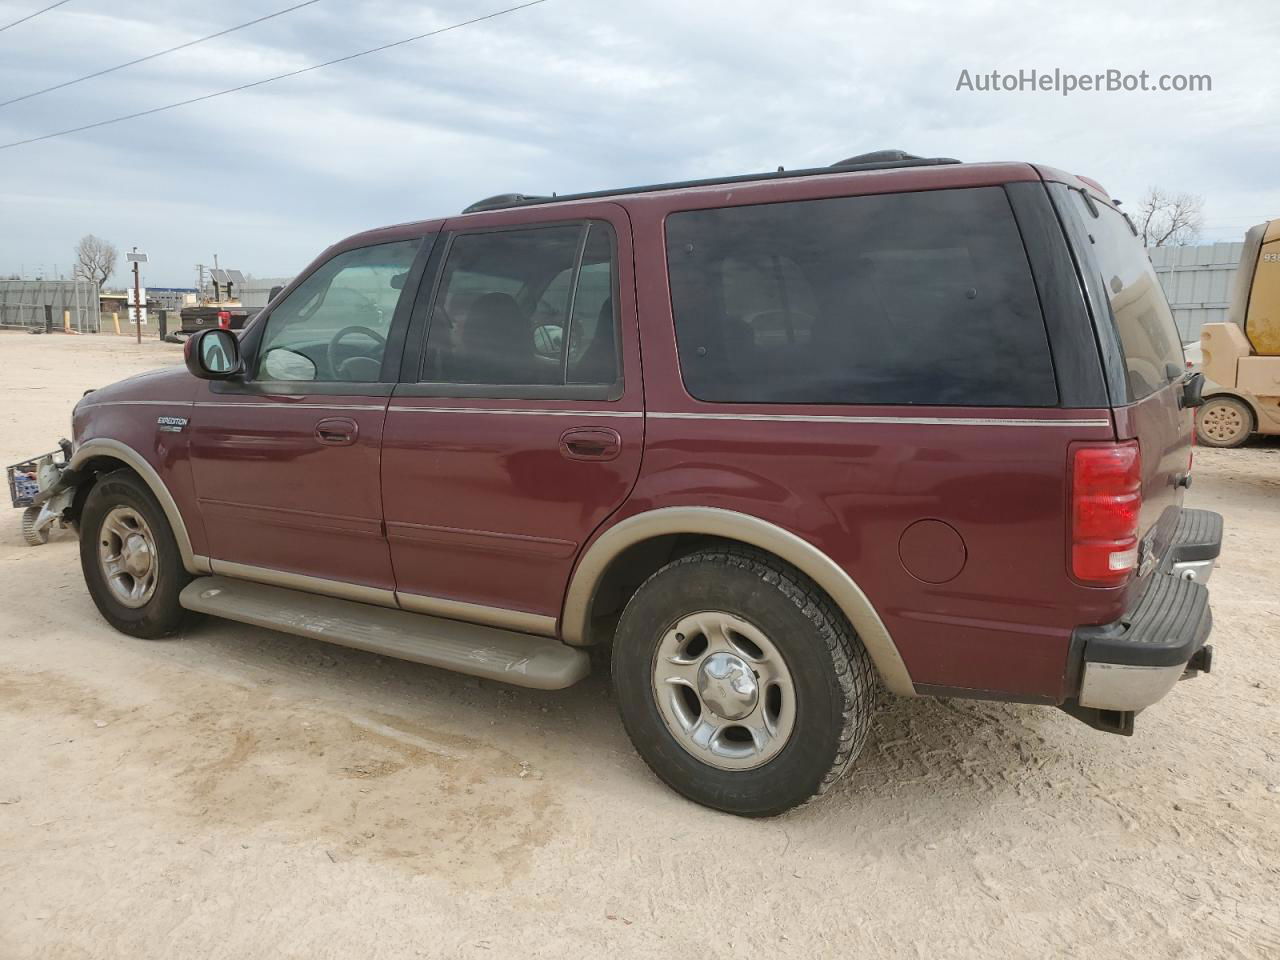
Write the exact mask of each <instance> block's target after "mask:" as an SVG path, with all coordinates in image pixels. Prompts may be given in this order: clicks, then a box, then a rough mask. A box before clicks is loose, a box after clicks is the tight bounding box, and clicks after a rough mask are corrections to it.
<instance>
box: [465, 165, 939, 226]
mask: <svg viewBox="0 0 1280 960" xmlns="http://www.w3.org/2000/svg"><path fill="white" fill-rule="evenodd" d="M959 162H960V161H959V160H953V159H952V158H951V157H919V156H916V155H915V154H912V153H906V152H905V151H902V150H875V151H873V152H871V153H860V154H858V155H857V156H854V157H849V158H847V159H845V160H839V161H837V162H836V163H833V164H832V165H831V166H829V167H806V168H805V169H803V170H783V169H782V167H779V168H778V169H777V170H776V171H772V172H770V173H743V174H738V175H737V176H732V177H710V178H708V179H705V180H675V181H672V182H670V183H651V184H648V185H646V186H642V187H623V188H621V189H615V190H593V191H591V192H590V193H567V194H563V195H562V196H555V195H554V194H553V195H552V196H549V197H545V196H534V195H530V194H524V193H499V194H497V195H496V196H492V197H486V198H485V199H483V200H477V201H476V202H475V203H473V204H471V206H469V207H467V208H466V209H464V210H463V211H462V212H463V213H480V212H481V211H484V210H505V209H508V208H510V207H530V206H535V205H537V204H540V203H559V202H560V201H562V200H597V199H601V198H603V197H619V196H626V195H628V194H633V193H656V192H658V191H659V190H679V189H682V188H685V187H713V186H716V185H718V184H727V183H750V182H752V181H755V180H783V179H786V178H788V177H817V176H823V175H830V174H833V173H850V172H852V171H858V170H893V169H897V168H899V167H933V166H938V165H939V164H944V163H959Z"/></svg>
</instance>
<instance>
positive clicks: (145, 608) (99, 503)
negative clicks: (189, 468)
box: [80, 470, 191, 639]
mask: <svg viewBox="0 0 1280 960" xmlns="http://www.w3.org/2000/svg"><path fill="white" fill-rule="evenodd" d="M80 567H81V569H82V570H83V572H84V580H85V584H86V585H87V586H88V588H89V595H90V596H92V597H93V602H94V604H96V605H97V607H98V611H99V612H100V613H101V614H102V616H103V617H104V618H105V619H106V621H107V622H108V623H110V624H111V625H112V626H113V627H115V628H116V629H117V630H119V631H121V632H122V633H127V634H130V635H132V636H135V637H145V638H148V639H153V638H156V637H164V636H168V635H170V634H172V633H174V632H176V631H177V629H178V627H179V626H181V624H182V621H183V618H184V616H185V611H184V610H183V609H182V607H181V606H180V605H179V603H178V594H179V593H181V592H182V588H183V587H185V586H186V585H187V584H188V583H190V582H191V575H190V574H189V573H187V571H186V570H185V569H184V568H183V566H182V557H181V555H180V554H179V552H178V544H177V541H176V540H175V539H174V536H173V528H172V527H170V526H169V521H168V519H166V517H165V515H164V511H163V510H162V509H161V508H160V504H159V503H158V502H157V501H156V498H155V496H154V495H153V494H152V493H151V491H150V490H149V489H148V488H147V485H146V484H145V483H144V482H143V481H142V480H141V479H139V478H138V476H137V474H135V473H133V472H132V471H131V470H117V471H116V472H114V473H110V474H107V475H106V476H105V477H103V478H101V479H100V480H99V481H98V482H97V483H96V484H95V485H94V487H93V489H92V490H90V491H89V496H88V497H87V498H86V500H85V504H84V511H83V512H82V513H81V515H80Z"/></svg>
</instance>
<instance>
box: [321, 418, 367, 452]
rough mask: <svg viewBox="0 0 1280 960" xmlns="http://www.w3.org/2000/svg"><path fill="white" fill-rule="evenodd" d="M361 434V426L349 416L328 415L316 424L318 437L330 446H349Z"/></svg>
mask: <svg viewBox="0 0 1280 960" xmlns="http://www.w3.org/2000/svg"><path fill="white" fill-rule="evenodd" d="M358 436H360V427H359V426H358V425H357V424H356V422H355V421H354V420H351V419H349V418H347V417H326V418H325V419H324V420H321V421H320V422H319V423H317V424H316V439H317V440H319V441H320V442H321V443H323V444H325V445H327V446H330V447H349V446H351V444H353V443H355V442H356V437H358Z"/></svg>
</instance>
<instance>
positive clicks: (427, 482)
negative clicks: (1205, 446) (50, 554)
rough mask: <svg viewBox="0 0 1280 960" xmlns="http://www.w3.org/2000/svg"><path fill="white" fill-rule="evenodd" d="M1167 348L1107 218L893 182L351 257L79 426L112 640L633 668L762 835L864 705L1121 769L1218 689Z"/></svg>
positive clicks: (1000, 173)
mask: <svg viewBox="0 0 1280 960" xmlns="http://www.w3.org/2000/svg"><path fill="white" fill-rule="evenodd" d="M1198 387H1199V380H1198V378H1197V377H1190V378H1188V377H1186V376H1185V374H1184V362H1183V355H1182V347H1181V345H1180V343H1179V339H1178V336H1177V332H1176V330H1175V327H1174V324H1173V321H1172V318H1171V316H1170V312H1169V308H1168V305H1167V304H1166V302H1165V299H1164V296H1163V294H1162V293H1161V289H1160V286H1159V284H1158V283H1157V282H1156V277H1155V274H1154V273H1153V271H1152V268H1151V266H1150V264H1149V262H1148V260H1147V257H1146V255H1145V253H1144V251H1143V248H1142V245H1141V243H1140V242H1139V240H1138V239H1137V237H1136V236H1135V233H1134V230H1133V227H1132V225H1131V224H1130V223H1129V221H1128V219H1127V218H1126V217H1125V216H1124V214H1122V213H1121V212H1120V211H1119V209H1118V208H1117V206H1116V205H1115V204H1114V203H1113V201H1112V200H1111V199H1110V198H1109V197H1108V196H1107V194H1106V193H1105V192H1104V191H1103V190H1102V189H1101V187H1099V186H1098V184H1096V183H1094V182H1093V181H1090V180H1085V179H1083V178H1079V177H1075V176H1072V175H1069V174H1066V173H1062V172H1060V171H1057V170H1053V169H1050V168H1046V167H1041V166H1035V165H1032V164H1026V163H981V164H961V163H957V162H955V161H949V160H940V159H931V160H926V159H921V158H918V157H911V156H909V155H905V154H901V153H882V154H877V155H871V156H863V157H856V158H853V159H852V160H849V161H844V162H843V163H840V164H837V165H835V166H834V167H830V168H822V169H813V170H799V171H793V172H778V173H776V174H772V173H771V174H763V175H756V176H744V177H731V178H725V179H719V180H706V181H697V182H691V183H677V184H662V185H658V186H650V187H640V188H635V189H627V190H616V191H608V192H604V193H598V194H583V195H579V196H567V197H555V198H549V197H527V196H521V195H508V196H503V197H495V198H492V199H490V200H487V201H483V202H481V203H479V204H476V205H475V206H474V207H472V208H469V210H468V211H466V212H464V214H463V215H461V216H457V217H449V218H446V219H441V220H427V221H422V222H417V223H408V224H403V225H400V226H394V227H386V228H383V229H380V230H374V231H371V232H368V233H362V234H359V235H357V236H354V237H351V238H349V239H347V240H344V241H342V242H341V243H339V244H337V245H335V246H333V247H331V248H330V249H329V250H327V251H325V253H323V254H322V255H321V256H320V257H319V258H318V259H317V260H316V261H315V262H314V263H313V264H312V265H311V266H310V267H308V268H307V269H306V270H304V271H303V272H302V273H301V275H300V276H299V277H298V279H296V280H295V281H294V282H293V283H292V284H290V286H289V287H288V288H287V289H286V290H285V291H284V292H283V293H282V294H280V295H279V296H277V297H276V298H275V299H274V300H273V302H272V303H271V305H270V306H269V307H268V308H267V309H266V310H265V311H263V313H262V314H261V315H259V316H258V317H257V318H256V319H255V320H254V321H253V322H252V323H251V324H250V325H249V327H248V328H247V330H246V331H245V332H244V334H243V336H242V337H240V338H237V337H236V336H235V335H233V334H232V333H230V332H228V331H225V330H217V329H214V330H208V331H206V332H202V333H200V334H197V335H196V336H195V337H193V338H192V339H191V340H190V341H188V343H187V369H185V370H182V369H179V370H164V371H159V372H155V373H151V374H147V375H145V376H142V377H139V378H135V379H133V380H129V381H126V382H124V383H120V384H116V385H114V386H111V387H108V388H105V389H101V390H97V391H95V392H93V393H91V394H89V395H88V396H86V397H85V398H84V399H83V400H82V401H81V402H80V404H79V405H78V406H77V407H76V410H75V436H74V446H75V449H74V455H73V457H72V458H71V461H70V465H69V467H68V469H67V470H66V472H64V473H63V475H62V478H61V480H60V481H59V482H58V484H57V486H56V488H55V487H50V488H49V489H48V490H46V491H45V492H44V494H42V496H43V497H45V498H48V497H50V496H53V495H54V494H55V492H57V491H61V492H62V493H63V494H65V493H66V492H67V491H68V490H70V489H72V488H74V496H73V497H71V498H68V499H69V500H70V503H69V506H68V507H67V508H66V511H65V518H66V519H70V520H74V521H76V522H77V523H78V524H79V526H80V529H81V531H82V538H81V560H82V563H83V567H84V575H85V579H86V581H87V583H88V587H89V590H90V592H91V593H92V595H93V598H94V600H95V602H96V603H97V605H98V608H99V609H100V610H101V612H102V614H103V616H104V617H106V619H107V620H108V621H110V622H111V623H112V624H113V625H115V626H116V627H117V628H118V629H120V630H123V631H125V632H126V633H131V634H134V635H137V636H143V637H156V636H161V635H165V634H169V633H171V632H173V631H174V630H175V629H177V627H178V626H179V624H180V622H181V620H182V618H183V616H184V614H185V612H186V611H199V612H204V613H211V614H215V615H217V616H221V617H228V618H231V619H234V620H240V621H244V622H246V623H253V624H259V625H262V626H267V627H271V628H274V629H277V630H283V631H288V632H292V633H296V634H301V635H304V636H314V637H317V638H319V639H322V640H328V641H331V642H334V643H340V644H346V645H349V646H354V647H359V648H362V649H366V650H372V651H377V652H379V653H382V654H388V655H391V656H395V657H401V658H403V659H406V660H414V661H419V662H423V663H428V664H434V665H437V666H441V667H446V668H450V669H454V670H459V671H462V672H465V673H471V674H475V675H478V676H482V677H489V678H493V679H498V680H504V681H507V682H510V683H516V684H523V685H527V686H534V687H543V688H555V687H564V686H568V685H569V684H572V683H574V682H576V681H578V680H580V679H581V678H582V677H583V676H584V675H585V674H586V673H587V671H588V664H589V660H588V656H587V652H586V648H587V647H589V646H591V645H594V644H611V645H612V673H613V684H614V688H615V690H616V695H617V699H618V703H619V705H620V708H621V712H622V717H623V721H624V723H625V725H626V728H627V731H628V733H629V734H630V735H631V738H632V740H633V741H634V743H635V745H636V748H637V749H638V750H639V752H640V753H641V754H642V755H643V757H644V759H645V760H646V761H647V762H648V763H649V765H650V766H651V767H652V768H653V770H654V771H655V772H656V773H657V774H658V776H660V777H661V778H662V779H663V780H665V781H666V782H667V783H668V784H670V785H671V786H672V787H674V788H675V789H676V790H678V791H680V792H681V793H683V794H685V795H686V796H688V797H691V798H692V799H694V800H696V801H698V802H700V803H704V804H708V805H710V806H714V807H718V808H720V809H723V810H729V811H732V812H735V813H741V814H749V815H763V814H773V813H777V812H780V811H782V810H786V809H787V808H789V807H792V806H794V805H795V804H798V803H801V802H803V801H805V800H806V799H808V798H809V797H811V796H813V795H814V794H817V793H821V792H822V791H823V790H824V789H825V788H826V787H828V786H829V785H830V784H831V783H833V782H834V781H835V780H836V779H837V778H838V777H839V776H840V775H841V774H842V773H843V772H844V771H845V769H846V768H847V767H848V765H849V764H850V762H851V761H852V760H853V758H854V757H855V756H856V755H857V753H858V751H859V749H860V748H861V746H862V744H863V741H864V739H865V738H866V735H867V729H868V725H869V722H870V715H871V710H872V706H873V702H874V700H875V691H876V687H877V681H878V682H879V683H882V684H883V685H884V686H885V687H887V688H888V689H889V690H890V691H891V692H893V693H895V694H898V695H902V696H919V695H933V696H951V697H975V698H982V699H994V700H1012V701H1020V702H1025V703H1038V704H1048V705H1055V706H1058V707H1061V708H1062V709H1064V710H1067V711H1068V712H1070V713H1071V714H1073V715H1074V716H1077V717H1079V718H1081V719H1082V720H1084V721H1086V722H1087V723H1089V724H1090V725H1091V726H1094V727H1096V728H1098V729H1101V730H1108V731H1112V732H1117V733H1125V734H1128V733H1132V730H1133V719H1134V715H1135V714H1136V713H1137V712H1138V711H1140V710H1142V709H1143V708H1145V707H1148V706H1150V705H1151V704H1153V703H1154V702H1155V701H1156V700H1158V699H1160V698H1161V697H1162V696H1164V694H1165V693H1167V692H1168V691H1169V689H1170V688H1171V687H1172V686H1173V685H1174V683H1175V681H1177V680H1178V679H1179V678H1180V677H1183V676H1186V675H1192V674H1195V673H1196V672H1197V671H1204V670H1208V668H1209V665H1210V648H1209V647H1207V646H1205V639H1206V637H1207V636H1208V633H1209V629H1210V613H1209V603H1208V591H1207V589H1206V587H1205V586H1204V582H1205V581H1206V580H1207V579H1208V575H1209V572H1210V570H1211V569H1212V567H1213V562H1214V558H1215V557H1216V556H1217V554H1218V549H1219V544H1220V542H1221V536H1222V524H1221V518H1220V517H1218V516H1217V515H1216V514H1211V513H1208V512H1205V511H1198V510H1184V509H1183V508H1182V506H1181V504H1182V498H1183V488H1184V487H1186V486H1187V485H1188V484H1189V483H1190V469H1191V437H1192V411H1191V410H1190V409H1188V408H1189V407H1191V406H1194V405H1195V404H1196V403H1198V402H1199V396H1198Z"/></svg>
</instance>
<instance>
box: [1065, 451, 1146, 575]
mask: <svg viewBox="0 0 1280 960" xmlns="http://www.w3.org/2000/svg"><path fill="white" fill-rule="evenodd" d="M1141 509H1142V456H1141V454H1140V452H1139V450H1138V444H1137V442H1136V441H1130V442H1128V443H1113V444H1106V445H1098V446H1080V447H1076V448H1075V452H1074V455H1073V460H1072V466H1071V575H1072V576H1073V577H1075V579H1076V580H1078V581H1080V582H1081V583H1085V584H1089V585H1090V586H1098V587H1114V586H1118V585H1119V584H1122V583H1124V582H1125V581H1126V580H1128V579H1129V577H1130V576H1131V575H1132V574H1133V572H1134V571H1135V570H1136V569H1137V568H1138V514H1139V512H1140V511H1141Z"/></svg>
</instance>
